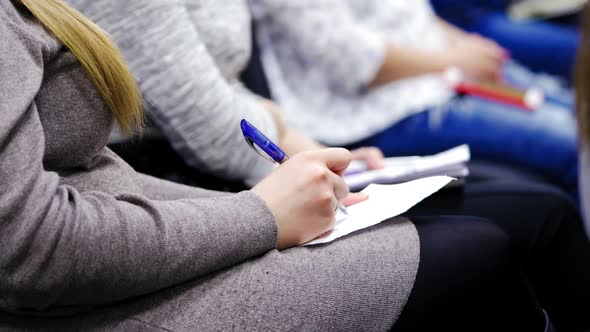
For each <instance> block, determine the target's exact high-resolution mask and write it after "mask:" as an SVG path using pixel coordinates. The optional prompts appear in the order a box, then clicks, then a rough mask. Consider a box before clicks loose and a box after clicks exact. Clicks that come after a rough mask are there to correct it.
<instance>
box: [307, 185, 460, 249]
mask: <svg viewBox="0 0 590 332" xmlns="http://www.w3.org/2000/svg"><path fill="white" fill-rule="evenodd" d="M452 180H453V178H451V177H448V176H433V177H429V178H422V179H418V180H414V181H410V182H406V183H400V184H388V185H383V184H371V185H369V186H368V187H367V188H365V190H363V192H366V193H368V194H369V199H367V200H366V201H364V202H361V203H358V204H355V205H352V206H349V207H348V208H347V210H348V216H346V215H344V214H343V213H341V212H340V211H338V214H336V224H335V226H334V229H333V230H332V231H331V232H330V233H328V234H326V235H323V236H322V237H319V238H317V239H315V240H313V241H311V242H308V243H306V244H304V245H305V246H309V245H315V244H321V243H327V242H332V241H334V240H336V239H337V238H339V237H342V236H345V235H347V234H350V233H352V232H355V231H358V230H361V229H363V228H367V227H370V226H373V225H376V224H378V223H380V222H382V221H384V220H387V219H389V218H392V217H395V216H399V215H400V214H402V213H404V212H406V211H408V210H409V209H410V208H411V207H413V206H414V205H416V204H418V203H419V202H421V201H422V200H423V199H425V198H426V197H428V196H430V195H432V194H434V193H435V192H437V191H439V190H440V189H441V188H442V187H444V186H446V185H447V184H448V183H449V182H451V181H452Z"/></svg>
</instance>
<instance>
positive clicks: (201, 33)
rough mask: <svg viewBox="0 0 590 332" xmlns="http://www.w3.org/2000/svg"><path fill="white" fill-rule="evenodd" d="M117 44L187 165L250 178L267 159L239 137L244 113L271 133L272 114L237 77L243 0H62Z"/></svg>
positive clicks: (246, 26)
mask: <svg viewBox="0 0 590 332" xmlns="http://www.w3.org/2000/svg"><path fill="white" fill-rule="evenodd" d="M67 2H68V3H70V4H71V5H72V6H74V7H75V8H77V9H78V10H80V11H81V12H83V13H84V14H85V15H86V16H88V17H90V18H91V19H92V20H93V21H95V22H96V23H97V24H99V25H100V26H101V27H102V28H103V29H105V30H106V31H107V32H108V33H109V34H110V35H111V36H112V38H113V39H114V40H115V42H116V43H117V44H118V46H119V48H120V49H121V51H122V53H123V55H124V56H125V58H126V60H127V62H128V63H129V66H130V68H131V71H132V72H133V74H134V75H135V77H136V79H137V80H138V82H139V86H140V89H141V91H142V93H143V95H144V97H145V98H146V100H147V108H146V109H147V110H148V111H149V112H150V115H151V118H152V119H153V120H154V122H155V124H156V125H157V127H158V128H159V129H161V131H162V133H163V134H164V135H165V136H166V138H167V139H168V140H169V141H170V143H171V144H172V146H173V147H174V148H175V150H176V151H177V152H178V153H179V154H180V155H181V156H182V157H183V159H184V160H185V161H186V162H187V163H188V164H189V165H191V166H193V167H196V168H199V169H201V170H204V171H208V172H212V173H215V174H216V175H219V176H222V177H225V178H229V179H234V180H246V182H248V183H249V184H254V183H256V182H257V181H258V180H260V179H261V178H262V177H264V176H265V175H267V174H268V173H269V172H270V171H271V170H272V165H271V164H270V163H268V162H267V161H266V160H264V159H262V158H260V157H259V156H258V155H257V154H256V153H253V151H252V150H250V148H249V147H248V146H247V145H246V144H244V140H243V138H242V136H241V132H240V126H239V122H240V120H241V119H242V118H246V119H248V120H249V121H250V122H251V123H253V124H254V125H256V126H257V128H259V129H260V130H262V131H263V132H264V133H265V134H266V135H267V136H269V137H270V138H271V139H276V135H277V132H276V131H277V130H276V126H275V123H274V121H273V119H272V116H271V115H270V113H269V112H268V111H266V109H264V107H263V106H262V104H261V103H260V102H259V98H258V97H256V96H255V95H254V94H252V93H251V92H249V91H248V90H247V89H246V88H244V87H243V86H242V85H241V84H240V83H239V82H238V75H239V74H240V72H241V71H242V70H243V69H244V67H245V66H246V64H247V63H248V60H249V58H250V51H251V50H250V45H251V44H250V43H251V39H250V38H251V35H250V15H249V12H248V9H247V6H246V4H245V3H244V1H235V0H229V1H225V0H224V1H218V0H187V1H185V0H180V1H179V0H125V1H121V0H67Z"/></svg>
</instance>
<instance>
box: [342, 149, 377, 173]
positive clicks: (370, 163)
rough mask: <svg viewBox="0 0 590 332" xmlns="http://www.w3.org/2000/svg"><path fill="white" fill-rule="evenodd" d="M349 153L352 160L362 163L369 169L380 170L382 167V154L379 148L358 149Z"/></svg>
mask: <svg viewBox="0 0 590 332" xmlns="http://www.w3.org/2000/svg"><path fill="white" fill-rule="evenodd" d="M350 153H351V154H352V159H354V160H362V161H364V162H365V163H366V164H367V167H368V168H369V169H382V168H383V167H384V165H383V159H384V156H383V152H381V150H380V149H379V148H375V147H364V148H358V149H355V150H352V151H350Z"/></svg>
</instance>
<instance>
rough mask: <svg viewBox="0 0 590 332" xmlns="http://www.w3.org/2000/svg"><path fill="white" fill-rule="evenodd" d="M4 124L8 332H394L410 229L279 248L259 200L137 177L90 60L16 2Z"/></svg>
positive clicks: (1, 267)
mask: <svg viewBox="0 0 590 332" xmlns="http://www.w3.org/2000/svg"><path fill="white" fill-rule="evenodd" d="M0 114H1V117H2V118H1V119H2V121H0V148H1V150H0V187H1V190H0V331H15V330H16V331H18V330H32V329H35V330H51V331H64V330H66V331H67V330H76V331H77V330H85V331H86V330H88V331H104V330H113V331H164V330H165V331H217V330H219V331H228V330H243V331H257V330H258V331H276V330H281V331H288V330H300V331H301V330H303V331H306V330H307V331H343V330H356V331H359V330H364V331H384V330H387V329H388V328H390V327H391V326H392V325H393V324H394V322H395V320H396V319H397V317H398V315H399V313H400V311H401V310H402V308H403V306H404V304H405V302H406V300H407V298H408V295H409V293H410V290H411V288H412V284H413V282H414V278H415V274H416V271H417V267H418V260H419V242H418V237H417V234H416V230H415V228H414V226H413V225H412V224H411V223H410V222H407V221H405V220H403V219H396V220H392V221H389V222H386V223H384V224H382V225H380V226H378V227H374V228H371V229H369V230H366V231H363V232H359V233H357V234H354V235H351V236H348V237H346V238H343V239H341V240H338V241H336V242H334V243H331V244H329V245H325V246H317V247H311V248H308V247H305V248H293V249H289V250H285V251H281V252H279V251H277V250H274V246H275V242H276V237H277V228H276V224H275V221H274V218H273V215H272V213H271V212H270V210H269V209H268V208H267V207H266V205H265V204H264V202H263V201H262V200H260V199H259V198H258V197H257V196H256V195H255V194H253V193H251V192H242V193H239V194H224V193H218V192H211V191H205V190H200V189H196V188H190V187H186V186H182V185H178V184H173V183H169V182H166V181H161V180H158V179H154V178H151V177H148V176H145V175H141V174H138V173H136V172H134V171H133V169H131V168H130V167H129V166H128V165H126V164H125V163H124V162H123V161H122V160H121V159H120V158H118V157H117V156H116V155H115V154H113V153H112V152H111V151H109V150H108V149H107V148H105V143H106V141H107V139H108V135H109V132H110V129H111V124H112V116H111V113H110V112H109V111H108V109H107V107H106V106H105V104H104V102H103V100H102V99H101V98H100V96H99V95H98V93H97V91H96V90H95V89H94V87H93V86H92V84H91V82H90V81H89V79H88V77H87V76H86V74H85V73H84V71H83V69H82V68H81V66H80V65H79V63H78V62H77V61H76V59H75V57H74V56H73V55H72V54H71V53H69V52H67V50H65V49H64V48H63V46H62V45H61V44H60V43H59V42H57V41H56V40H55V39H54V38H52V37H51V36H50V35H49V34H47V33H46V32H44V30H43V29H42V28H41V27H40V26H39V25H38V24H36V23H34V22H33V21H31V20H30V19H29V18H27V17H26V16H23V14H22V9H21V12H19V11H18V10H17V9H15V7H14V6H13V3H12V2H11V1H10V0H0ZM81 311H82V312H83V313H82V312H81ZM66 314H71V316H68V317H62V318H51V319H49V318H43V317H42V316H56V315H57V316H63V315H66ZM23 315H24V316H23ZM31 315H34V316H37V318H31V317H30V316H31ZM39 316H41V317H39Z"/></svg>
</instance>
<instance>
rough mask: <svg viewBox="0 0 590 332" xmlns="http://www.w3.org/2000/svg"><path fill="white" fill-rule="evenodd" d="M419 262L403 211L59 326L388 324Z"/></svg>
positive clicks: (312, 326)
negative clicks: (374, 223) (372, 224)
mask: <svg viewBox="0 0 590 332" xmlns="http://www.w3.org/2000/svg"><path fill="white" fill-rule="evenodd" d="M418 261H419V241H418V235H417V233H416V230H415V227H414V226H413V224H412V223H410V222H409V221H407V220H406V219H403V218H396V219H393V220H390V221H386V222H384V223H382V224H380V225H378V226H376V227H372V228H370V229H367V230H363V231H360V232H357V233H354V234H351V235H349V236H347V237H344V238H342V239H339V240H336V241H335V242H332V243H330V244H327V245H320V246H312V247H298V248H292V249H289V250H284V251H280V252H279V251H276V250H274V251H271V252H269V253H267V254H266V255H264V256H262V257H259V258H255V259H252V260H249V261H246V262H243V263H241V264H239V265H236V266H234V267H232V268H229V269H227V270H224V271H219V272H216V273H212V274H211V275H210V276H209V277H206V278H202V279H198V280H194V281H191V282H188V283H186V284H184V285H180V286H177V287H174V288H171V289H167V290H163V291H160V292H158V293H155V294H151V295H147V296H144V297H141V298H137V299H133V300H128V301H125V302H122V303H118V304H116V305H110V306H108V307H105V308H102V309H100V310H95V311H93V312H92V313H89V314H86V315H82V316H79V317H76V318H72V319H68V320H66V322H65V323H62V325H59V326H84V327H85V330H93V329H94V330H100V326H101V325H98V324H97V325H96V326H93V327H92V328H89V327H88V325H89V324H88V322H95V321H97V320H98V319H97V317H100V320H101V321H103V322H106V323H108V324H110V325H112V324H117V323H118V322H124V321H126V320H128V319H134V320H137V321H140V322H143V323H146V324H149V325H150V326H155V327H158V328H163V329H166V330H168V331H187V330H188V331H210V330H224V331H225V330H244V331H252V330H263V331H267V330H285V331H288V330H297V331H299V330H315V331H319V330H321V331H342V330H376V331H379V330H381V331H383V330H387V329H389V328H390V327H391V325H392V324H393V322H394V321H395V320H396V318H397V316H398V315H399V313H400V312H401V310H402V308H403V306H404V304H405V302H406V300H407V297H408V296H409V293H410V291H411V287H412V284H413V282H414V278H415V275H416V271H417V269H418ZM54 322H55V321H51V324H54ZM44 323H45V324H46V325H47V324H48V323H47V321H44ZM0 326H1V325H0ZM49 326H52V325H49Z"/></svg>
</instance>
